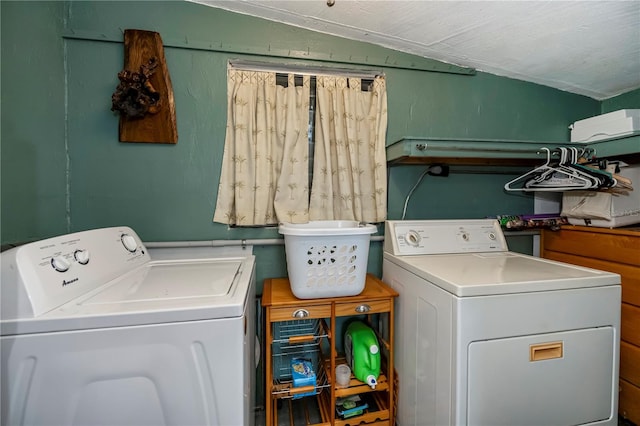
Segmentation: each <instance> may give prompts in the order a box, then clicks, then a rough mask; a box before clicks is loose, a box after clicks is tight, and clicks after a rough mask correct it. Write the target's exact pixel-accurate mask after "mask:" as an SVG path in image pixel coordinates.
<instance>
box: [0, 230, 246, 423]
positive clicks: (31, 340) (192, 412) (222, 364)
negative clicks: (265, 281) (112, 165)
mask: <svg viewBox="0 0 640 426" xmlns="http://www.w3.org/2000/svg"><path fill="white" fill-rule="evenodd" d="M238 250H241V248H240V247H238ZM185 253H186V252H185ZM171 257H172V256H165V259H164V260H152V259H151V257H150V255H149V253H148V251H147V249H146V248H145V246H144V245H143V243H142V242H141V241H140V239H139V237H138V236H137V235H136V233H135V232H134V231H133V230H132V229H130V228H127V227H114V228H104V229H95V230H90V231H84V232H78V233H74V234H68V235H63V236H59V237H54V238H50V239H47V240H42V241H38V242H35V243H30V244H26V245H23V246H20V247H17V248H14V249H11V250H9V251H6V252H4V253H2V293H1V294H0V298H1V299H0V301H1V308H2V316H1V322H0V325H1V330H2V335H1V337H0V343H1V355H2V359H1V370H0V373H1V375H2V378H1V382H2V388H1V391H2V395H1V404H2V424H3V425H37V424H40V425H136V426H140V425H153V426H157V425H181V426H182V425H224V426H228V425H252V424H253V422H254V411H253V405H254V386H255V384H254V380H255V352H254V345H255V319H254V315H255V302H254V291H255V275H254V268H255V260H254V257H253V255H251V253H250V250H245V251H244V252H238V253H235V254H234V253H229V251H228V250H226V251H225V253H224V254H221V255H219V256H218V255H216V256H209V255H207V256H199V257H191V258H189V257H185V256H184V253H183V255H176V256H173V259H171Z"/></svg>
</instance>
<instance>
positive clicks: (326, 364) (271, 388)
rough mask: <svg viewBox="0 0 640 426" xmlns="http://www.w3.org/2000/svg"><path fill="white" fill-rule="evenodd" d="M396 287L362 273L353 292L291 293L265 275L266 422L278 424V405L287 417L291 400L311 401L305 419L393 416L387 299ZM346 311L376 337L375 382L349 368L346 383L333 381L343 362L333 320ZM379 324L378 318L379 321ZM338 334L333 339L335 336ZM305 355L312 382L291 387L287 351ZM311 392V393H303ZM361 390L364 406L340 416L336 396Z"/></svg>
mask: <svg viewBox="0 0 640 426" xmlns="http://www.w3.org/2000/svg"><path fill="white" fill-rule="evenodd" d="M397 296H398V293H396V292H395V290H393V289H392V288H390V287H388V286H387V285H386V284H384V283H383V282H382V281H381V280H379V279H378V278H376V277H374V276H372V275H367V278H366V283H365V287H364V290H363V291H362V293H360V294H359V295H357V296H348V297H337V298H322V299H297V298H296V297H295V296H294V295H293V293H292V292H291V288H290V286H289V281H288V280H287V279H286V278H274V279H267V280H265V283H264V290H263V294H262V306H263V307H264V309H265V333H264V336H265V341H266V344H265V348H266V349H265V376H266V377H265V378H266V381H265V383H266V399H267V402H266V425H267V426H272V425H278V405H279V404H289V407H288V408H289V411H288V412H289V415H290V423H293V416H292V415H291V412H292V410H293V405H294V404H300V405H304V406H311V408H310V410H313V411H315V413H314V415H315V417H314V416H312V415H310V414H308V413H307V414H306V415H305V416H304V418H305V421H304V423H305V424H307V425H310V424H314V425H341V426H344V425H352V424H370V425H374V424H375V425H392V424H393V423H394V422H393V420H394V413H393V410H394V377H393V371H394V370H393V327H394V325H393V321H394V319H393V317H394V315H393V300H394V297H397ZM348 317H358V318H359V317H361V318H362V319H364V320H366V321H367V322H368V323H369V324H370V325H371V326H372V328H374V330H376V334H377V337H378V341H379V344H380V349H381V354H382V355H383V364H382V369H381V372H380V376H379V377H378V385H377V386H376V387H375V389H371V388H370V387H369V386H368V385H366V384H365V383H363V382H361V381H359V380H357V379H355V378H354V377H353V374H352V376H351V380H350V382H349V386H348V387H346V388H340V387H338V386H337V385H336V383H335V369H336V366H337V365H339V364H341V363H345V361H344V354H343V353H339V352H338V350H339V348H340V346H341V345H340V344H339V343H338V342H341V341H342V336H340V335H339V334H340V333H339V330H338V328H337V322H341V321H342V320H343V319H344V320H347V319H349V318H348ZM380 324H384V326H381V325H380ZM338 339H339V340H338ZM298 356H304V357H305V358H308V359H311V360H312V363H313V366H314V370H315V373H316V384H315V386H300V387H294V386H293V384H292V380H291V379H290V377H289V376H290V374H288V373H289V371H288V369H289V362H290V359H291V358H292V357H298ZM309 394H312V395H309ZM350 395H361V396H363V397H365V396H366V398H368V399H369V408H368V409H367V410H366V412H364V413H363V414H361V415H358V416H355V417H351V418H348V419H346V420H345V419H340V418H338V417H337V415H336V410H335V406H336V399H337V398H340V397H346V396H350Z"/></svg>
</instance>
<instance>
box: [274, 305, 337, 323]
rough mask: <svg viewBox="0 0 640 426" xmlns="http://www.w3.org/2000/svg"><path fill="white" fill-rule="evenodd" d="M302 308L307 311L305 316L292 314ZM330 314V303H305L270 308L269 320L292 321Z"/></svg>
mask: <svg viewBox="0 0 640 426" xmlns="http://www.w3.org/2000/svg"><path fill="white" fill-rule="evenodd" d="M301 310H304V312H306V313H307V315H306V316H305V317H302V318H300V317H296V316H295V315H294V314H295V313H296V312H299V311H301ZM330 316H331V304H326V305H305V304H304V303H300V306H287V307H284V308H273V309H271V321H292V320H299V319H309V318H329V317H330Z"/></svg>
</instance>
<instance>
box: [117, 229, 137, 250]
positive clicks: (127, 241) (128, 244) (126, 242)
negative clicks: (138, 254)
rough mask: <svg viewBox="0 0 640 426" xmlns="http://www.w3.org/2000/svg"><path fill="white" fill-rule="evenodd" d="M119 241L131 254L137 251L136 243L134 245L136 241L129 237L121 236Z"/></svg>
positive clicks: (126, 235) (127, 235)
mask: <svg viewBox="0 0 640 426" xmlns="http://www.w3.org/2000/svg"><path fill="white" fill-rule="evenodd" d="M120 240H121V241H122V245H123V246H124V248H126V249H127V250H128V251H130V252H131V253H135V251H136V250H137V249H138V243H136V239H135V238H133V237H132V236H131V235H129V234H122V236H121V237H120Z"/></svg>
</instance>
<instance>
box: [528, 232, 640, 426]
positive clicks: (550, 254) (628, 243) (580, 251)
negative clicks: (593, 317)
mask: <svg viewBox="0 0 640 426" xmlns="http://www.w3.org/2000/svg"><path fill="white" fill-rule="evenodd" d="M541 254H542V257H545V258H547V259H553V260H559V261H561V262H567V263H572V264H574V265H581V266H586V267H590V268H595V269H600V270H604V271H610V272H615V273H618V274H620V276H621V277H622V307H621V321H620V335H621V342H620V398H619V404H618V413H619V414H620V415H622V416H623V417H625V418H627V419H629V420H631V421H632V422H633V423H636V424H640V227H633V228H619V229H606V228H592V227H586V226H563V227H562V228H561V229H560V231H549V230H544V231H543V233H542V252H541Z"/></svg>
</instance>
